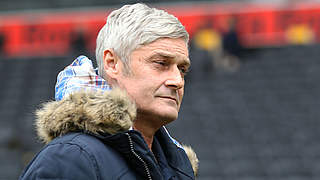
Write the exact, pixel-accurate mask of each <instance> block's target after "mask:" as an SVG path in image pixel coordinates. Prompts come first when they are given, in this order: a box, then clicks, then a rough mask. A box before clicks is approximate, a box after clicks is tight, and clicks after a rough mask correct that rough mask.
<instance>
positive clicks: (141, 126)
mask: <svg viewBox="0 0 320 180" xmlns="http://www.w3.org/2000/svg"><path fill="white" fill-rule="evenodd" d="M149 122H150V121H149ZM159 128H160V127H154V126H152V125H151V124H149V123H147V121H143V120H141V119H136V120H135V121H134V123H133V129H135V130H137V131H139V132H140V133H141V134H142V137H143V139H144V140H145V141H146V143H147V145H148V147H149V149H150V150H152V142H153V137H154V134H155V133H156V131H157V130H158V129H159Z"/></svg>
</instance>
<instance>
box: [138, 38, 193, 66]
mask: <svg viewBox="0 0 320 180" xmlns="http://www.w3.org/2000/svg"><path fill="white" fill-rule="evenodd" d="M154 54H159V55H162V56H166V57H171V58H175V59H180V60H183V61H187V63H189V64H190V60H189V51H188V47H187V43H186V42H185V41H184V39H182V38H160V39H157V40H156V41H153V42H152V43H150V44H147V45H144V46H141V47H140V48H138V49H136V50H135V51H133V52H132V55H141V56H144V57H146V56H151V55H154Z"/></svg>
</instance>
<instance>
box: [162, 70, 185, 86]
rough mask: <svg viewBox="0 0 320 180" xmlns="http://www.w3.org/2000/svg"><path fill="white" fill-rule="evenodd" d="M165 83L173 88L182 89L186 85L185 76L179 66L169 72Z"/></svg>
mask: <svg viewBox="0 0 320 180" xmlns="http://www.w3.org/2000/svg"><path fill="white" fill-rule="evenodd" d="M165 85H166V86H167V87H169V88H171V89H175V90H178V89H181V88H183V86H184V77H183V75H182V74H181V72H180V70H179V68H178V67H174V68H172V70H171V71H170V72H169V73H168V78H167V80H166V81H165Z"/></svg>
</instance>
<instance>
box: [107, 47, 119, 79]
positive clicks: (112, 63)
mask: <svg viewBox="0 0 320 180" xmlns="http://www.w3.org/2000/svg"><path fill="white" fill-rule="evenodd" d="M119 63H120V60H119V58H118V56H117V55H116V54H115V52H114V51H113V50H112V49H106V50H105V51H104V52H103V64H104V71H105V73H106V75H107V77H110V78H113V79H115V78H116V76H117V75H118V74H119V72H120V65H119Z"/></svg>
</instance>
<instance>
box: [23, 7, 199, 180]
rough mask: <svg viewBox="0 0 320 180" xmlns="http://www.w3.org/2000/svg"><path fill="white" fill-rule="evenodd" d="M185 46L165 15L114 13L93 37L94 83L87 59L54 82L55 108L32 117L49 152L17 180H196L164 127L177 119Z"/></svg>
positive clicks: (188, 159)
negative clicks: (94, 45) (94, 38)
mask: <svg viewBox="0 0 320 180" xmlns="http://www.w3.org/2000/svg"><path fill="white" fill-rule="evenodd" d="M187 43H188V33H187V32H186V31H185V29H184V27H183V26H182V25H181V23H180V22H179V21H178V19H177V18H175V17H174V16H172V15H170V14H168V13H166V12H165V11H162V10H158V9H154V8H149V7H148V6H146V5H144V4H134V5H126V6H124V7H122V8H120V9H118V10H115V11H113V12H112V13H111V14H110V15H109V16H108V20H107V22H106V25H105V26H104V27H103V28H102V29H101V31H100V32H99V35H98V37H97V48H96V59H97V64H98V68H99V76H98V75H97V74H96V73H95V71H94V70H93V67H92V63H91V61H90V60H89V59H87V58H86V57H85V56H80V57H79V58H77V59H76V60H75V61H74V62H73V63H72V64H71V65H70V66H68V67H67V68H65V70H63V71H62V72H61V73H60V74H59V75H58V80H57V84H56V101H53V102H49V103H47V104H45V105H44V107H43V108H42V109H41V110H38V111H37V130H38V134H39V136H40V138H41V139H42V140H44V141H45V142H46V143H48V144H47V145H46V146H45V147H44V148H43V149H42V150H41V152H40V153H38V154H37V156H36V157H35V158H34V159H33V160H32V162H31V163H30V164H29V165H28V167H27V168H26V170H25V171H24V172H23V174H22V175H21V177H20V179H28V180H29V179H75V180H79V179H194V176H195V174H196V172H197V166H198V160H197V158H196V156H195V154H194V152H193V151H192V150H191V148H188V147H182V146H181V145H180V144H179V143H177V141H175V140H174V139H173V138H171V137H170V135H169V133H168V132H167V130H166V129H165V127H164V125H166V124H168V123H170V122H172V121H174V120H175V119H177V116H178V112H179V108H180V105H181V101H182V97H183V89H184V76H185V74H186V73H187V71H188V68H189V66H190V60H189V59H188V48H187ZM186 152H187V153H186ZM187 154H188V156H187ZM191 164H193V165H191Z"/></svg>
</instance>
